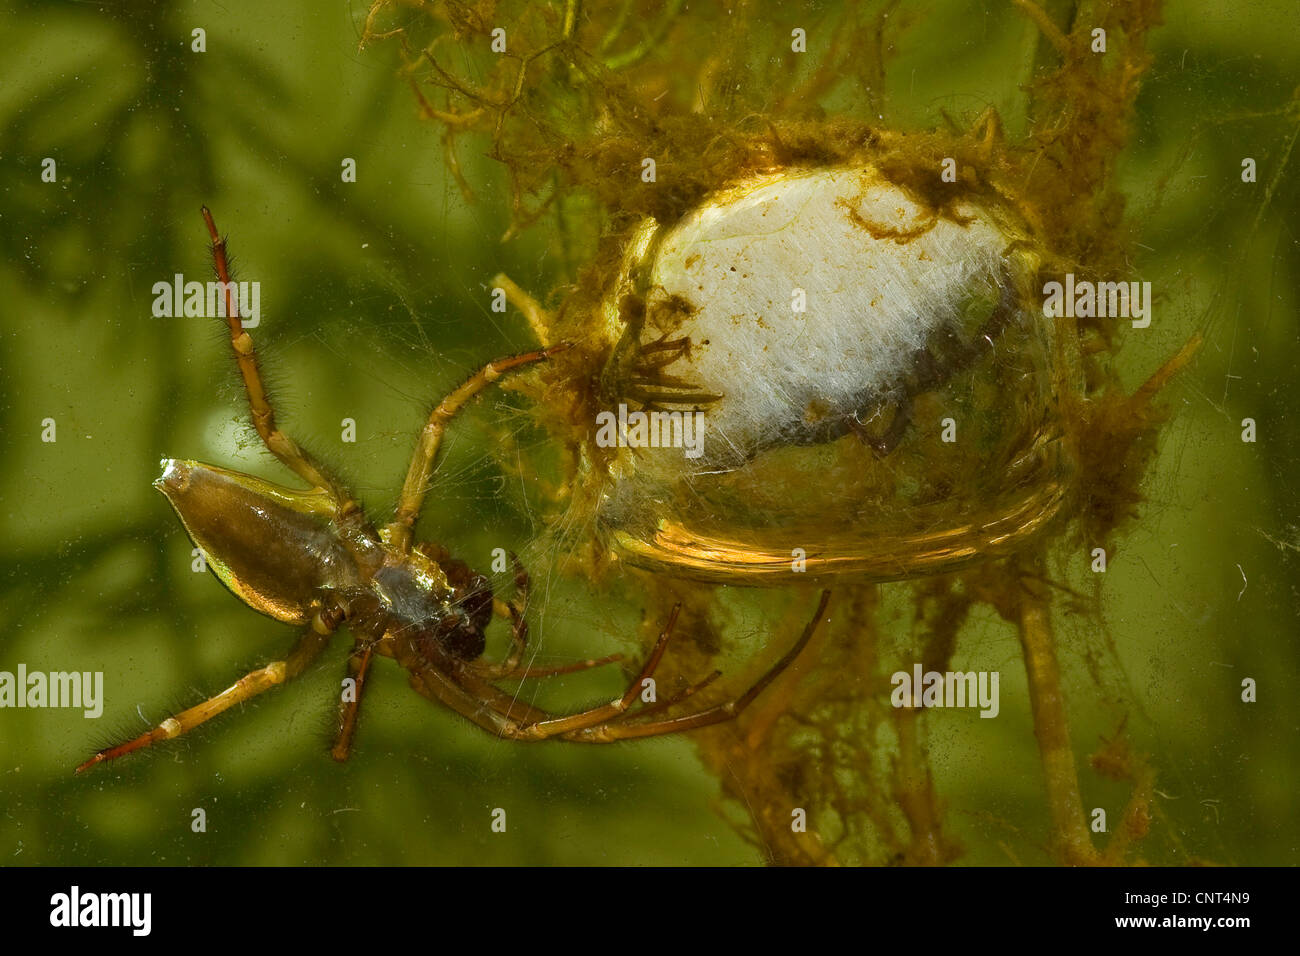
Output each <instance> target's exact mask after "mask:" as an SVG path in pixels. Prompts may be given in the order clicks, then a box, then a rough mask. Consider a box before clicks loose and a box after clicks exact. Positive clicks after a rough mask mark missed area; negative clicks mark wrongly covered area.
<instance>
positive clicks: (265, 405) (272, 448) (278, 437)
mask: <svg viewBox="0 0 1300 956" xmlns="http://www.w3.org/2000/svg"><path fill="white" fill-rule="evenodd" d="M203 221H204V222H205V223H207V226H208V234H209V235H210V236H211V237H212V261H213V263H214V264H215V266H216V270H217V278H218V279H220V280H221V282H222V283H223V295H224V296H225V311H226V324H227V325H228V326H229V327H230V347H231V348H232V349H233V350H234V353H235V360H236V362H237V363H238V364H239V374H240V376H241V377H242V378H243V380H244V391H245V392H246V393H247V394H248V407H249V411H250V412H251V414H252V419H253V427H254V428H256V429H257V434H258V436H259V437H260V438H261V439H262V444H264V445H266V449H267V451H269V452H270V453H271V454H272V455H274V456H275V457H276V458H278V459H280V461H282V462H284V464H285V465H287V466H288V467H289V468H291V469H293V471H295V472H296V473H297V474H298V475H300V476H301V477H302V478H303V479H304V480H305V481H307V482H308V483H309V484H310V485H311V486H312V487H314V488H319V489H321V490H322V491H326V492H328V493H329V494H330V495H332V496H333V497H334V498H335V500H337V501H338V502H339V503H340V505H341V508H340V510H341V512H342V513H343V514H348V513H350V512H354V511H359V510H360V506H359V505H358V504H357V503H356V501H355V500H354V498H353V497H352V494H351V492H349V491H348V490H347V488H345V487H344V486H343V484H342V482H340V481H339V480H338V479H336V478H335V477H334V476H333V475H331V474H330V473H329V472H328V471H327V470H326V469H325V467H324V466H323V465H321V464H320V463H319V462H318V461H316V460H315V459H314V458H312V457H311V456H310V455H309V454H307V452H305V451H303V449H301V448H299V447H298V444H297V442H295V441H294V440H293V439H292V438H290V437H289V436H288V435H286V434H285V433H284V432H282V431H280V426H279V425H277V424H276V420H275V411H274V410H273V409H272V408H271V401H270V399H269V398H268V397H267V394H266V387H265V386H264V385H263V383H262V373H261V371H260V369H259V368H258V363H257V352H256V351H255V349H254V347H253V339H252V336H250V335H249V334H248V331H247V330H246V329H245V328H244V324H243V322H241V321H240V316H239V308H238V305H237V304H236V302H235V297H234V289H233V288H232V287H231V285H230V264H229V259H228V258H227V256H226V240H225V239H223V238H222V236H221V234H220V233H219V232H217V226H216V223H214V222H213V221H212V213H210V212H209V211H208V207H207V206H204V207H203Z"/></svg>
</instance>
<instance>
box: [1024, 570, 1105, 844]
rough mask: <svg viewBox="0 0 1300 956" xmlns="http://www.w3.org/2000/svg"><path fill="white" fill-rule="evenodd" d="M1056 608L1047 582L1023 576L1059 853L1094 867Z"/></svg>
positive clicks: (1035, 700)
mask: <svg viewBox="0 0 1300 956" xmlns="http://www.w3.org/2000/svg"><path fill="white" fill-rule="evenodd" d="M1049 608H1050V605H1049V604H1048V601H1047V597H1046V595H1045V593H1044V586H1043V584H1042V583H1041V578H1040V577H1039V576H1037V575H1034V576H1032V577H1031V576H1030V575H1029V574H1022V575H1021V579H1020V607H1019V622H1018V624H1019V630H1020V644H1021V647H1022V648H1023V649H1024V655H1025V673H1026V674H1027V675H1028V678H1029V700H1030V705H1031V707H1032V709H1033V715H1034V735H1035V736H1036V737H1037V738H1038V750H1039V754H1040V755H1041V757H1042V761H1043V775H1044V777H1045V778H1046V783H1047V802H1048V807H1049V809H1050V812H1051V815H1052V830H1053V833H1054V842H1055V844H1056V846H1055V850H1056V852H1057V854H1058V855H1059V856H1060V858H1061V861H1062V862H1063V863H1066V864H1069V865H1071V866H1089V865H1095V864H1097V863H1098V862H1099V860H1100V857H1099V856H1098V854H1097V850H1096V848H1095V847H1094V846H1093V845H1092V840H1091V838H1090V837H1089V835H1088V827H1087V823H1086V821H1085V817H1084V813H1083V800H1082V798H1081V797H1080V795H1079V772H1078V768H1077V767H1076V766H1075V762H1074V750H1073V748H1072V747H1071V745H1070V725H1069V720H1068V718H1067V717H1066V711H1065V694H1064V692H1063V691H1062V689H1061V671H1060V666H1059V664H1058V663H1057V660H1056V647H1055V644H1054V641H1053V635H1052V620H1051V611H1050V609H1049Z"/></svg>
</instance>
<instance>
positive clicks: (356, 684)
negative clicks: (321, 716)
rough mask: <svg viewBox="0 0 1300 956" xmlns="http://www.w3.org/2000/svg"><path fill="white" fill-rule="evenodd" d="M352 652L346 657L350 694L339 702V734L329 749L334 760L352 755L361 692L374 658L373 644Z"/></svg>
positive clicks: (361, 646)
mask: <svg viewBox="0 0 1300 956" xmlns="http://www.w3.org/2000/svg"><path fill="white" fill-rule="evenodd" d="M358 645H359V646H358V647H357V648H356V649H354V650H353V652H352V654H351V656H349V657H348V677H349V678H350V679H351V680H352V694H351V695H348V696H344V697H343V698H341V699H340V701H339V732H338V735H337V736H336V737H335V738H334V746H333V747H331V748H330V756H331V757H333V758H334V759H335V760H338V761H344V760H347V759H348V757H349V756H351V754H352V740H353V738H354V737H355V736H356V733H357V720H358V719H359V718H360V716H361V691H362V690H363V689H364V688H365V686H366V676H367V675H368V674H369V673H370V662H371V661H372V660H373V659H374V656H375V642H374V641H367V642H366V643H364V644H361V642H360V641H358Z"/></svg>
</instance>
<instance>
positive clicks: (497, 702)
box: [408, 591, 831, 743]
mask: <svg viewBox="0 0 1300 956" xmlns="http://www.w3.org/2000/svg"><path fill="white" fill-rule="evenodd" d="M830 597H831V593H830V591H823V592H822V594H821V599H820V601H818V604H817V609H816V611H815V612H814V613H813V616H812V619H811V620H810V621H809V622H808V624H807V625H806V626H805V627H804V630H803V633H802V634H800V636H799V639H798V640H797V641H795V643H794V644H793V646H791V648H790V649H789V650H788V651H787V652H786V653H785V654H784V655H783V656H782V657H781V659H780V660H778V661H777V662H776V663H775V664H774V665H772V667H771V668H769V669H768V671H767V672H766V673H765V674H763V676H762V677H760V678H759V679H758V680H757V681H756V682H755V683H754V684H753V685H752V686H751V687H750V688H749V689H748V690H747V691H746V692H745V693H744V694H742V695H741V696H740V697H738V698H736V699H735V700H732V701H728V702H727V703H725V704H719V705H717V706H714V707H709V708H706V709H705V710H702V711H697V712H696V713H694V714H687V715H683V716H681V717H673V718H668V719H664V720H655V721H643V722H639V723H638V722H637V717H638V716H639V715H640V714H642V713H648V712H650V711H652V710H655V711H657V710H659V709H660V707H661V706H662V707H663V708H667V707H671V706H673V705H675V704H678V703H681V702H682V701H684V700H686V699H687V698H688V697H691V696H692V695H694V694H695V693H696V692H697V691H699V690H701V689H703V688H704V687H706V686H707V685H708V684H710V683H712V682H713V680H714V679H715V676H716V675H712V674H711V675H709V677H707V678H705V679H704V680H703V681H701V682H699V683H698V684H695V685H693V686H692V687H689V688H688V689H687V690H686V691H685V692H684V693H683V694H681V695H679V696H678V697H677V698H674V699H672V700H670V701H667V702H664V703H663V704H662V705H651V706H650V707H646V708H642V709H640V710H631V707H632V705H633V703H634V701H635V700H636V697H637V695H638V693H639V692H640V691H641V688H642V686H643V684H644V681H645V680H646V679H647V678H650V677H652V676H653V675H654V672H655V669H656V668H657V667H658V664H659V661H660V660H661V659H662V657H663V654H664V651H665V650H666V649H667V646H668V642H669V640H670V638H671V636H672V632H673V628H674V627H675V626H676V623H677V615H678V612H679V611H680V609H681V608H680V605H678V606H677V607H675V608H674V609H673V612H672V614H671V615H670V616H669V619H668V623H667V625H666V626H665V627H664V629H663V631H662V632H661V633H660V635H659V639H658V640H657V641H656V642H655V646H654V649H653V650H652V651H651V653H650V656H649V658H648V659H647V661H646V663H645V665H644V666H643V667H642V668H641V672H640V674H638V675H637V677H636V679H634V680H633V681H632V682H631V683H630V684H629V685H628V688H627V690H626V691H625V692H624V694H623V696H622V697H620V698H618V699H617V700H614V701H611V702H610V703H608V704H605V705H603V706H601V707H593V708H591V709H590V710H586V711H582V712H581V713H578V714H571V715H569V716H567V717H557V716H552V715H549V714H546V713H544V712H541V711H538V710H537V709H536V708H533V707H530V706H528V705H526V704H521V703H519V702H518V701H515V700H513V699H510V698H505V699H504V700H503V697H504V695H502V694H501V693H500V692H499V691H496V692H493V691H494V689H493V688H491V687H490V686H477V687H476V686H474V682H473V681H469V680H466V677H467V676H468V675H465V674H459V675H457V674H454V673H449V672H447V671H444V670H442V669H440V668H437V667H420V668H415V669H412V676H411V685H412V686H413V687H414V688H415V689H416V690H417V691H419V692H420V693H421V694H423V695H424V696H426V697H429V698H430V699H433V700H438V701H440V702H442V703H444V704H446V705H447V706H448V707H451V708H452V709H453V710H455V711H457V712H458V713H460V714H462V715H464V716H465V717H468V718H469V719H470V720H472V721H473V722H474V723H476V724H478V725H479V726H480V727H482V728H484V729H485V730H489V731H492V732H494V733H496V734H499V735H500V736H502V737H509V738H512V739H515V740H544V739H547V738H550V737H560V738H561V739H563V740H571V741H575V742H577V743H611V742H613V741H615V740H623V739H630V738H635V737H655V736H659V735H662V734H672V733H679V732H681V731H686V730H698V729H699V728H701V727H708V726H711V725H713V724H720V723H724V722H725V721H728V720H732V719H733V718H735V717H736V716H737V715H739V714H740V713H741V712H742V711H744V709H745V708H746V707H748V706H749V705H750V704H751V703H753V702H754V700H755V699H756V698H757V697H758V696H759V695H760V694H762V692H763V691H764V690H766V689H767V687H768V686H769V685H771V683H772V682H773V681H774V680H776V679H777V677H779V676H780V675H781V673H782V672H783V671H785V669H786V668H787V667H789V666H790V665H791V664H792V663H793V662H794V661H795V659H796V658H798V656H799V654H800V653H801V652H802V651H803V649H804V648H805V647H807V645H808V642H809V641H810V640H812V637H813V634H814V633H816V630H817V626H818V624H820V623H821V619H822V617H823V615H824V614H825V613H826V607H827V605H828V604H829V602H830ZM408 669H410V668H409V665H408ZM521 712H522V713H521Z"/></svg>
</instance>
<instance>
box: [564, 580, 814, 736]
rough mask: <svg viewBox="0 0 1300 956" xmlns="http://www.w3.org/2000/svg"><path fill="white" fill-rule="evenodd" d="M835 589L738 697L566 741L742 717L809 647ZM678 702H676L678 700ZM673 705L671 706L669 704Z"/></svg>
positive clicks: (588, 730)
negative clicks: (781, 652)
mask: <svg viewBox="0 0 1300 956" xmlns="http://www.w3.org/2000/svg"><path fill="white" fill-rule="evenodd" d="M830 599H831V592H830V591H823V592H822V595H821V600H820V601H818V602H817V610H815V611H814V612H813V616H812V619H811V620H809V622H808V623H807V624H806V625H804V629H803V633H802V634H800V635H799V639H798V640H797V641H795V642H794V644H793V646H791V648H790V649H789V650H788V651H786V652H785V654H784V655H783V656H782V657H781V659H780V660H778V661H777V662H776V663H775V664H773V665H772V666H771V667H770V668H769V669H768V671H767V673H765V674H764V675H763V676H762V677H760V678H759V679H758V680H757V681H755V682H754V684H753V685H751V686H750V688H749V690H747V691H745V693H744V694H742V695H741V696H739V697H737V698H736V699H735V700H730V701H727V702H726V703H725V704H718V705H717V706H715V707H709V708H706V709H705V710H701V711H697V712H696V713H694V714H686V715H684V716H681V717H671V718H667V719H665V720H652V721H644V722H639V723H638V722H636V717H637V716H638V714H636V713H634V714H632V715H630V721H629V722H625V723H618V722H614V721H608V722H606V723H603V724H599V723H598V724H595V725H592V726H588V727H584V728H582V729H579V730H577V731H569V732H566V733H564V734H563V738H564V739H565V740H573V741H576V742H578V743H597V744H604V743H612V742H613V741H615V740H630V739H632V738H636V737H657V736H660V735H662V734H676V733H681V732H683V731H687V730H699V729H700V728H701V727H710V726H712V725H714V724H721V723H725V722H727V721H729V720H733V719H735V718H736V717H738V716H739V715H740V714H741V712H742V711H744V709H745V708H746V707H748V706H749V705H750V704H752V703H753V702H754V701H755V700H756V699H757V698H758V696H759V695H760V694H761V693H763V691H765V690H766V689H767V688H768V686H769V685H771V683H772V682H773V681H774V680H776V679H777V678H778V677H780V676H781V674H782V673H783V672H784V671H785V669H786V668H787V667H789V666H790V665H791V664H793V663H794V661H795V659H796V658H798V656H799V655H800V654H801V653H802V652H803V649H804V648H805V647H807V646H808V642H809V641H811V640H812V637H813V634H815V633H816V631H817V625H818V624H820V623H821V619H822V616H823V615H824V614H825V613H826V606H827V604H829V603H830ZM712 680H713V677H712V675H711V676H710V677H708V678H706V679H705V680H704V681H701V682H700V683H699V684H696V685H695V686H694V687H691V688H688V689H687V691H686V692H685V693H684V694H683V695H682V699H685V698H686V697H689V696H691V695H692V694H694V693H695V692H696V691H698V690H699V689H701V687H703V686H705V685H707V684H708V683H711V682H712ZM674 703H676V701H674ZM669 706H671V705H669Z"/></svg>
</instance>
